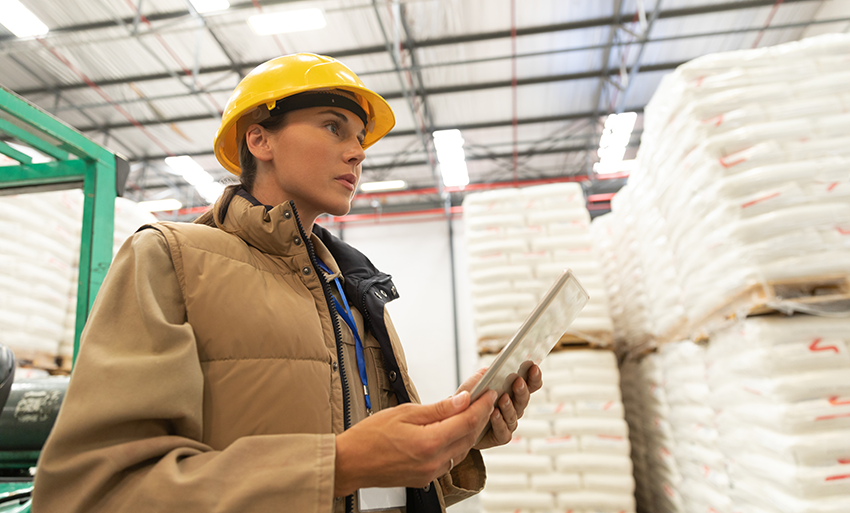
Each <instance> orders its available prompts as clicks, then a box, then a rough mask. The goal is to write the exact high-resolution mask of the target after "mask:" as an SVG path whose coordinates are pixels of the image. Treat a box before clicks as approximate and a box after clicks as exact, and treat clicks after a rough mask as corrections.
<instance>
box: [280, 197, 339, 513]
mask: <svg viewBox="0 0 850 513" xmlns="http://www.w3.org/2000/svg"><path fill="white" fill-rule="evenodd" d="M289 206H290V208H292V213H293V214H294V215H295V224H296V225H298V233H300V234H301V240H303V241H304V245H305V246H306V247H307V254H308V255H310V263H311V264H312V265H313V272H314V273H316V277H318V278H319V282H320V283H321V284H322V292H323V293H324V295H325V302H326V303H327V305H328V312H329V313H330V316H331V323H332V324H333V328H334V341H335V342H336V357H337V366H338V367H339V379H340V383H341V384H342V409H343V426H344V429H346V430H347V429H348V428H350V427H351V406H350V404H349V401H350V398H349V396H348V378H347V377H346V375H345V370H344V369H345V366H344V365H343V350H342V331H341V330H340V327H339V320H338V319H337V318H336V315H335V314H334V312H335V309H334V306H333V303H332V300H331V297H332V295H331V287H330V285H328V282H327V281H326V280H325V279H324V277H323V276H324V275H323V274H322V270H321V268H320V267H319V263H318V261H317V260H316V252H315V251H314V250H313V243H312V242H310V238H309V237H308V236H307V234H306V233H305V232H304V227H303V226H302V225H301V217H300V216H299V215H298V210H297V209H296V208H295V202H294V201H290V202H289ZM345 511H346V513H352V512H353V511H354V495H348V496H346V497H345Z"/></svg>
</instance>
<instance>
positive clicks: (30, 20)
mask: <svg viewBox="0 0 850 513" xmlns="http://www.w3.org/2000/svg"><path fill="white" fill-rule="evenodd" d="M0 24H2V25H3V26H4V27H6V28H7V29H9V31H10V32H11V33H12V34H15V35H16V36H18V37H30V36H43V35H44V34H47V32H48V31H49V30H50V29H49V28H47V25H45V24H44V23H42V22H41V20H40V19H38V18H37V17H36V15H35V14H33V13H32V12H31V11H30V10H29V9H27V8H26V7H24V4H22V3H21V2H19V1H18V0H0Z"/></svg>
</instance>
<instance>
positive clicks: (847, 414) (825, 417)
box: [815, 413, 850, 420]
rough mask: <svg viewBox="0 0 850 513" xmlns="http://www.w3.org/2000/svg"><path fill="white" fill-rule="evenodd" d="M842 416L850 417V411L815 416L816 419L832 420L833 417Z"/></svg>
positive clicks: (838, 417)
mask: <svg viewBox="0 0 850 513" xmlns="http://www.w3.org/2000/svg"><path fill="white" fill-rule="evenodd" d="M841 417H850V413H837V414H835V415H822V416H820V417H815V420H832V419H840V418H841Z"/></svg>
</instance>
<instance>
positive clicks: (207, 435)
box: [33, 54, 542, 513]
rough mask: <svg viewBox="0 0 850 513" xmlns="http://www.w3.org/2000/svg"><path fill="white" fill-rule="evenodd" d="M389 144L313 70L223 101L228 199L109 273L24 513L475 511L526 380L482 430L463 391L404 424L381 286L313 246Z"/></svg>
mask: <svg viewBox="0 0 850 513" xmlns="http://www.w3.org/2000/svg"><path fill="white" fill-rule="evenodd" d="M394 123H395V121H394V117H393V114H392V110H391V109H390V107H389V105H388V104H387V103H386V101H384V100H383V98H381V97H380V96H378V95H377V94H375V93H374V92H372V91H370V90H368V89H367V88H366V87H365V86H364V85H363V84H362V83H361V82H360V80H359V79H358V78H357V77H356V75H354V73H352V72H351V71H350V70H349V69H348V68H346V67H345V66H344V65H342V64H341V63H339V62H338V61H335V60H334V59H331V58H328V57H322V56H318V55H312V54H297V55H290V56H284V57H279V58H277V59H273V60H271V61H269V62H266V63H265V64H263V65H261V66H259V67H257V68H256V69H255V70H254V71H252V72H251V73H250V74H249V75H248V76H246V77H245V79H243V80H242V82H241V83H240V84H239V86H237V88H236V90H235V91H234V93H233V95H232V96H231V98H230V100H229V102H228V104H227V107H226V109H225V112H224V115H223V118H222V124H221V127H220V128H219V131H218V134H217V135H216V139H215V153H216V156H217V158H218V159H219V162H221V164H222V165H223V166H224V167H225V168H226V169H228V170H229V171H231V172H233V173H234V174H237V175H240V179H241V184H240V185H237V186H231V187H229V188H228V189H227V190H226V191H225V193H224V195H223V196H222V198H221V199H220V200H219V201H217V202H216V204H215V205H214V207H213V209H212V210H210V211H209V212H208V213H206V214H204V215H203V216H201V217H200V218H199V219H198V220H197V221H196V222H195V223H194V224H183V223H157V224H156V225H152V226H148V227H145V228H146V229H142V230H140V231H139V232H138V233H137V234H136V235H135V236H134V237H133V238H132V239H131V240H129V241H128V242H127V243H125V244H124V247H122V249H121V251H120V252H119V254H118V255H117V256H116V259H115V262H114V263H113V266H112V268H111V269H110V271H109V275H108V276H107V278H106V280H105V282H104V284H103V287H102V288H101V291H100V293H99V295H98V297H97V300H96V302H95V306H94V308H93V310H92V315H91V318H90V319H89V322H88V324H87V326H86V329H85V331H84V333H83V339H82V344H81V349H80V354H79V357H78V360H77V366H76V368H75V371H74V375H73V378H72V379H71V383H70V385H69V388H68V392H67V395H66V399H65V404H64V405H63V408H62V411H61V412H60V415H59V418H58V419H57V423H56V426H55V428H54V430H53V433H52V434H51V436H50V439H49V440H48V442H47V443H46V445H45V448H44V451H43V453H42V457H41V460H40V462H39V467H38V473H37V475H36V482H35V493H34V497H33V511H34V512H35V513H40V512H42V511H44V512H54V511H63V512H67V513H70V512H100V511H104V512H106V511H109V512H123V511H127V512H130V511H132V512H134V513H138V512H148V511H181V512H184V511H188V512H192V511H204V512H206V511H222V512H224V511H239V512H249V511H257V512H261V511H262V512H265V511H280V510H285V511H299V512H300V511H325V512H327V511H340V512H341V511H358V510H365V509H367V508H366V507H367V505H368V504H367V503H370V502H376V501H377V502H378V503H381V502H383V503H385V505H387V504H388V505H391V506H393V507H396V509H399V508H402V507H406V508H407V511H409V512H412V511H440V510H445V507H446V506H447V505H450V504H452V503H454V502H457V501H459V500H462V499H464V498H466V497H469V496H471V495H473V494H475V493H477V492H478V491H480V489H481V488H482V486H483V484H484V467H483V463H482V461H481V456H480V454H479V453H478V449H483V448H487V447H491V446H494V445H500V444H504V443H507V442H508V441H509V440H510V437H511V433H512V431H513V430H514V429H516V422H517V419H518V417H519V416H521V414H522V411H523V410H524V408H525V406H526V405H527V403H528V399H529V395H530V393H531V391H534V390H537V389H539V388H540V386H541V385H542V380H541V376H540V371H539V369H537V368H535V369H534V371H533V373H532V374H531V377H530V378H529V383H528V384H526V383H525V382H524V381H523V380H521V379H519V380H517V382H516V383H515V384H514V397H515V399H514V402H512V401H511V399H510V397H509V396H508V395H507V394H505V395H504V396H503V397H501V398H499V402H498V404H497V406H498V407H497V408H495V409H494V407H493V405H494V403H496V399H497V398H496V397H495V393H494V392H491V393H490V394H488V395H485V396H483V397H482V398H480V399H479V400H478V401H476V402H475V403H473V404H470V398H469V394H468V390H469V389H470V388H471V386H472V385H473V384H474V383H475V381H476V380H477V379H478V378H479V377H480V373H479V374H476V376H474V377H473V378H471V379H470V380H469V381H468V382H467V383H464V385H463V386H462V387H461V390H460V391H459V393H458V394H456V395H455V396H453V397H451V398H448V399H446V400H444V401H441V402H439V403H435V404H431V405H419V404H416V403H418V402H419V401H418V397H417V395H416V391H415V389H414V388H413V385H412V384H411V382H410V379H409V376H408V372H407V365H406V362H405V360H404V354H403V352H402V349H401V345H400V343H399V340H398V336H397V334H396V332H395V329H394V328H393V326H392V323H391V321H390V319H389V317H388V316H387V314H386V311H385V309H384V303H385V302H387V301H389V300H391V299H393V298H395V297H397V296H398V294H397V292H396V289H395V286H394V285H393V284H392V281H391V280H390V277H389V276H388V275H386V274H383V273H380V272H379V271H378V270H377V269H375V267H374V266H373V265H372V263H371V262H370V261H369V260H368V259H367V258H366V257H365V256H363V255H362V254H360V253H359V252H357V251H356V250H355V249H354V248H352V247H350V246H348V245H347V244H345V243H344V242H342V241H340V240H339V239H337V238H335V237H333V236H332V235H330V234H329V233H328V232H327V231H326V230H324V229H322V228H321V227H319V226H317V225H315V220H316V218H317V217H318V216H319V215H321V214H322V213H330V214H334V215H343V214H345V213H347V212H348V210H349V207H350V203H351V200H352V198H353V197H354V192H355V190H356V186H357V182H358V180H359V179H360V172H361V163H362V162H363V159H364V158H365V154H364V150H365V149H366V148H367V147H369V146H370V145H372V144H374V143H375V142H376V141H377V140H379V139H380V138H381V137H383V136H384V135H385V134H386V133H387V132H389V130H390V129H391V128H392V126H393V125H394ZM488 421H489V422H490V423H491V424H492V429H491V430H489V431H488V434H487V435H486V436H485V437H484V438H483V439H482V440H481V441H480V442H478V444H477V445H475V447H474V448H473V445H474V444H476V438H477V435H478V434H479V433H480V432H481V431H482V430H483V429H484V428H485V426H486V424H487V422H488ZM374 487H382V488H393V487H396V489H395V491H392V490H389V491H388V490H372V489H371V488H374ZM400 487H406V490H405V489H403V488H400ZM356 492H357V493H356Z"/></svg>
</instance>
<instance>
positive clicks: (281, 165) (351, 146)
mask: <svg viewBox="0 0 850 513" xmlns="http://www.w3.org/2000/svg"><path fill="white" fill-rule="evenodd" d="M286 116H287V119H286V124H285V126H284V128H283V129H282V130H280V131H278V132H275V133H272V134H269V138H270V144H271V156H272V159H271V161H269V162H268V163H269V164H270V170H271V171H272V176H271V180H268V181H264V183H263V187H264V188H266V189H268V188H271V189H272V190H264V191H262V194H261V195H262V196H266V195H267V194H268V195H270V196H272V197H280V198H282V199H283V200H294V201H295V205H296V207H297V208H298V211H299V213H300V216H301V217H302V220H303V221H304V222H305V224H308V225H309V224H311V223H312V222H313V220H315V218H316V217H318V216H319V215H321V214H323V213H327V214H331V215H336V216H339V215H345V214H347V213H348V211H349V209H350V208H351V200H352V199H353V198H354V193H355V191H356V189H357V183H358V182H359V180H360V172H361V168H360V164H361V163H362V162H363V160H364V159H365V158H366V154H365V153H364V151H363V148H362V146H361V143H362V142H363V138H364V137H365V136H366V130H365V128H364V126H363V122H362V121H361V120H360V118H358V117H357V116H356V115H354V114H353V113H352V112H350V111H347V110H345V109H340V108H337V107H310V108H307V109H299V110H294V111H292V112H288V113H287V114H286ZM257 192H261V191H257ZM255 196H257V197H258V199H259V197H260V195H257V194H255ZM277 203H280V201H278V202H275V203H271V204H277Z"/></svg>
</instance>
